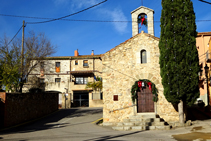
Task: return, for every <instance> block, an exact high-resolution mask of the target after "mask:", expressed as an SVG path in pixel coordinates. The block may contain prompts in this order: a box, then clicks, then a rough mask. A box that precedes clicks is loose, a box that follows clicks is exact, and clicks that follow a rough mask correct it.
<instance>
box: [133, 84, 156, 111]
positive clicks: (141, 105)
mask: <svg viewBox="0 0 211 141" xmlns="http://www.w3.org/2000/svg"><path fill="white" fill-rule="evenodd" d="M137 112H138V113H144V112H154V101H153V94H152V92H151V90H149V88H148V87H145V88H142V89H141V91H139V92H137Z"/></svg>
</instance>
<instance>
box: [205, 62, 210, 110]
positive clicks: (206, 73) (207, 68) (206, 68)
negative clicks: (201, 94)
mask: <svg viewBox="0 0 211 141" xmlns="http://www.w3.org/2000/svg"><path fill="white" fill-rule="evenodd" d="M204 70H205V76H206V80H207V105H208V106H209V89H208V73H209V67H208V66H207V64H206V66H205V67H204Z"/></svg>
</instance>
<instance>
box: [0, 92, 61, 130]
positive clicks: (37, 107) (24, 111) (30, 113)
mask: <svg viewBox="0 0 211 141" xmlns="http://www.w3.org/2000/svg"><path fill="white" fill-rule="evenodd" d="M5 95H6V97H5V99H4V100H3V102H4V104H3V105H4V109H3V110H4V111H3V113H4V114H3V116H4V117H3V119H4V121H3V122H4V127H9V126H13V125H17V124H20V123H23V122H26V121H29V120H32V119H36V118H39V117H42V116H44V115H47V114H49V113H52V112H54V111H56V110H58V94H57V93H24V94H16V93H1V95H0V96H1V99H2V98H3V96H5ZM1 105H2V104H1ZM1 122H2V121H1Z"/></svg>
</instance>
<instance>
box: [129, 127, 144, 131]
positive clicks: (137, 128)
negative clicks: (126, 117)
mask: <svg viewBox="0 0 211 141" xmlns="http://www.w3.org/2000/svg"><path fill="white" fill-rule="evenodd" d="M131 130H133V131H134V130H135V131H142V130H145V126H132V127H131Z"/></svg>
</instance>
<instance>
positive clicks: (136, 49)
mask: <svg viewBox="0 0 211 141" xmlns="http://www.w3.org/2000/svg"><path fill="white" fill-rule="evenodd" d="M158 43H159V38H156V37H154V36H152V35H149V34H146V33H143V32H142V33H140V34H138V35H136V36H134V37H132V38H131V39H129V40H127V41H125V42H124V43H122V44H120V45H118V46H117V47H115V48H113V49H112V50H110V51H108V52H106V53H105V54H104V56H103V57H102V60H103V94H104V97H103V99H104V107H103V118H104V122H121V121H122V120H123V119H125V118H127V117H128V116H129V115H133V114H137V113H136V109H135V107H130V106H131V105H133V103H132V100H131V93H130V91H131V87H132V85H133V84H134V82H135V81H137V80H139V79H148V80H150V81H152V82H153V83H154V84H155V85H156V87H157V89H158V92H159V93H158V97H159V100H158V102H157V103H156V106H157V107H156V109H157V114H159V115H160V117H161V118H164V119H165V120H166V121H178V113H177V112H176V111H175V109H174V108H173V106H172V105H171V104H170V103H168V102H167V101H166V99H165V97H164V95H163V86H162V84H161V76H160V65H159V48H158ZM143 49H144V50H146V51H147V63H146V64H142V63H141V59H140V51H141V50H143ZM114 95H118V101H114V100H113V97H114ZM116 109H121V110H116ZM112 111H114V112H112ZM155 112H156V111H155Z"/></svg>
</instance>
